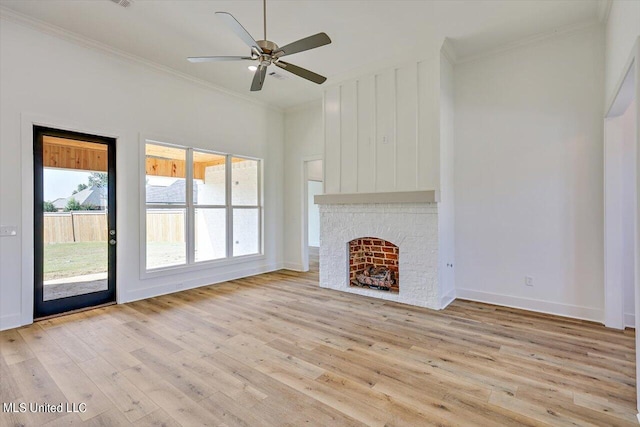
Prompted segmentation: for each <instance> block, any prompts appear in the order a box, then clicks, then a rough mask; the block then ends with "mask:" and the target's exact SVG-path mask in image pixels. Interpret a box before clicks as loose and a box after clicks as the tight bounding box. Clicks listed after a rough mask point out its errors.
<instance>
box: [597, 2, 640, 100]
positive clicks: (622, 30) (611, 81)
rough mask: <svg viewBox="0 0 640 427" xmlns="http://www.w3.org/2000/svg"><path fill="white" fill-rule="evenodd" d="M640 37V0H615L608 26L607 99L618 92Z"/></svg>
mask: <svg viewBox="0 0 640 427" xmlns="http://www.w3.org/2000/svg"><path fill="white" fill-rule="evenodd" d="M638 37H640V1H637V0H613V3H612V5H611V11H610V12H609V18H608V20H607V28H606V61H605V63H606V65H605V67H606V68H605V69H606V74H605V75H606V84H605V101H609V100H611V99H612V98H613V97H614V96H615V95H616V94H615V93H614V90H615V86H616V84H617V83H618V80H619V79H620V78H621V77H622V76H621V74H622V71H623V68H624V66H625V64H626V62H627V60H628V59H629V56H630V55H631V50H632V48H633V45H634V44H635V43H636V40H637V38H638Z"/></svg>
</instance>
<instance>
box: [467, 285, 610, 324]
mask: <svg viewBox="0 0 640 427" xmlns="http://www.w3.org/2000/svg"><path fill="white" fill-rule="evenodd" d="M456 297H457V298H460V299H467V300H471V301H478V302H484V303H488V304H495V305H501V306H505V307H512V308H520V309H523V310H529V311H535V312H538V313H545V314H553V315H556V316H564V317H571V318H573V319H581V320H590V321H593V322H598V323H602V322H603V319H604V313H603V311H602V310H599V309H596V308H591V307H582V306H578V305H570V304H560V303H557V302H550V301H542V300H536V299H529V298H521V297H514V296H510V295H502V294H493V293H489V292H480V291H475V290H472V289H456Z"/></svg>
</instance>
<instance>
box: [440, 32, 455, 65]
mask: <svg viewBox="0 0 640 427" xmlns="http://www.w3.org/2000/svg"><path fill="white" fill-rule="evenodd" d="M440 52H442V54H443V55H444V56H445V58H447V60H448V61H449V62H450V63H451V65H455V64H456V63H457V62H458V55H457V54H456V50H455V48H454V47H453V43H452V42H451V39H450V38H448V37H445V38H444V41H443V42H442V48H441V49H440Z"/></svg>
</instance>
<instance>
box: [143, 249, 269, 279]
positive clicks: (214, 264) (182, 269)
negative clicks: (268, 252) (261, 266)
mask: <svg viewBox="0 0 640 427" xmlns="http://www.w3.org/2000/svg"><path fill="white" fill-rule="evenodd" d="M264 259H266V256H265V255H264V254H255V255H242V256H237V257H233V258H224V259H216V260H212V261H200V262H196V263H194V264H189V265H176V266H170V267H159V268H154V269H152V270H144V269H143V270H141V271H140V280H147V279H153V278H157V277H166V276H172V275H174V274H184V273H190V272H192V271H201V270H208V269H212V268H219V267H226V266H228V265H235V264H243V263H247V262H253V261H261V260H264Z"/></svg>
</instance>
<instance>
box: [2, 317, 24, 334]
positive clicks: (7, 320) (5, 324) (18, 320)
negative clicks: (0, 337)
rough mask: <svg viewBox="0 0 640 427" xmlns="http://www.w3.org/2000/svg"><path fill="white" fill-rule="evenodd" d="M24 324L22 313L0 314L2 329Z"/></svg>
mask: <svg viewBox="0 0 640 427" xmlns="http://www.w3.org/2000/svg"><path fill="white" fill-rule="evenodd" d="M20 326H23V325H22V315H21V314H20V313H14V314H8V315H5V316H0V331H6V330H7V329H13V328H18V327H20Z"/></svg>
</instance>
